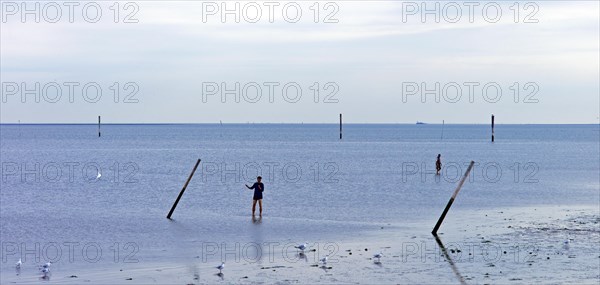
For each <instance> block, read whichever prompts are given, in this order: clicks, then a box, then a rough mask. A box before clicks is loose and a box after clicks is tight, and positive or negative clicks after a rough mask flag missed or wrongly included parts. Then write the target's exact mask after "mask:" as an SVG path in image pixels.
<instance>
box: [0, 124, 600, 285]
mask: <svg viewBox="0 0 600 285" xmlns="http://www.w3.org/2000/svg"><path fill="white" fill-rule="evenodd" d="M599 131H600V127H599V125H496V130H495V142H493V143H492V142H491V141H490V138H491V129H490V126H489V125H445V126H442V125H430V124H424V125H403V124H381V125H379V124H368V125H367V124H365V125H361V124H347V125H344V126H343V139H342V140H340V139H339V126H338V125H327V124H322V125H321V124H296V125H292V124H223V125H220V124H190V125H102V127H101V137H98V128H97V126H96V125H25V124H21V125H6V124H5V125H0V161H1V164H2V169H1V171H2V173H1V183H0V240H1V243H2V256H1V257H2V260H1V263H0V269H1V271H2V283H4V282H8V281H10V282H19V280H21V279H19V278H29V277H31V276H38V275H39V274H38V273H37V271H36V270H35V266H37V264H43V263H45V262H47V261H53V263H54V264H53V265H52V266H53V274H54V275H53V277H52V278H53V280H57V278H58V280H62V279H61V278H67V277H69V275H70V274H71V273H68V272H74V271H77V270H92V269H95V268H106V269H112V268H123V267H126V266H131V265H132V264H133V265H135V266H137V267H142V268H143V267H144V265H146V264H147V265H148V267H149V266H150V265H151V264H156V263H166V264H173V265H179V264H185V263H189V262H190V260H194V259H196V260H197V262H198V263H202V262H205V263H206V264H208V265H210V266H211V267H212V265H214V264H213V263H214V262H213V261H215V262H216V261H218V260H223V255H222V254H221V253H220V252H219V253H217V254H214V252H215V251H214V250H213V249H214V248H211V246H217V247H218V249H219V250H223V246H225V247H226V248H225V249H227V248H229V249H230V250H231V251H232V252H235V251H237V248H236V246H240V247H241V248H242V249H243V247H244V245H246V244H248V243H252V244H265V243H269V242H273V243H279V244H285V243H294V244H295V243H302V242H308V243H311V242H321V243H327V242H332V243H335V242H337V241H342V240H350V241H352V242H353V243H356V242H358V241H361V237H364V236H369V235H371V234H372V233H373V231H376V230H379V229H383V228H384V227H386V229H387V228H390V229H391V232H392V233H393V232H399V233H402V235H403V236H412V235H413V234H414V235H415V236H422V235H423V234H428V233H429V232H430V230H431V228H432V227H433V225H434V223H435V221H436V220H437V218H438V217H439V215H440V214H441V212H442V210H443V209H444V207H445V206H446V203H447V202H448V199H449V198H450V196H451V195H452V194H453V192H454V190H455V188H456V185H457V184H458V181H459V180H460V178H461V176H462V175H463V174H464V172H465V171H466V170H467V166H468V164H469V162H470V161H474V162H475V167H474V168H473V169H472V171H471V173H470V174H469V177H468V178H467V180H466V182H465V184H464V186H463V187H462V189H461V191H460V193H459V195H458V196H457V198H456V201H455V202H454V204H453V205H452V209H451V210H450V212H449V214H448V217H449V219H453V218H455V217H460V220H458V221H461V222H464V223H467V222H472V223H477V222H478V219H480V217H478V216H477V215H469V213H482V211H486V210H491V209H494V210H497V209H506V211H510V210H511V209H533V208H536V207H546V208H547V207H559V208H561V209H565V208H566V209H568V208H570V207H573V208H577V207H587V208H591V209H596V211H595V212H594V210H592V212H591V215H592V217H591V218H590V221H594V219H596V218H597V217H598V216H600V210H599V208H598V207H600V132H599ZM438 154H441V158H442V163H443V169H442V171H441V174H440V175H436V174H435V159H436V156H437V155H438ZM198 159H201V163H200V164H199V166H198V169H197V170H196V172H195V173H194V176H193V178H192V179H191V181H190V182H189V185H188V186H187V189H186V191H185V193H184V194H183V196H182V198H181V200H180V202H179V204H178V206H177V209H176V210H175V212H174V214H173V217H172V218H173V220H168V219H166V215H167V213H168V212H169V210H170V208H171V206H172V205H173V202H174V201H175V199H176V198H177V196H178V194H179V193H180V191H181V189H182V187H183V186H184V184H185V183H186V180H187V179H188V177H189V175H190V172H191V171H192V169H193V167H194V165H195V163H196V161H197V160H198ZM98 174H100V177H99V178H97V177H98ZM257 175H261V176H262V177H263V182H264V183H265V192H264V200H263V204H264V207H265V208H264V210H263V211H264V213H263V217H262V218H261V219H259V218H258V217H256V219H252V218H251V203H252V191H250V190H247V189H246V187H245V186H244V184H250V185H251V184H252V183H253V182H254V181H255V178H256V176H257ZM257 214H258V209H257ZM588 214H590V213H588ZM471 218H472V219H471ZM485 218H486V222H488V223H489V222H490V219H492V221H493V219H494V217H493V216H491V217H490V216H486V217H485ZM498 220H502V218H501V217H500V216H499V217H498ZM446 222H448V221H446ZM503 222H505V220H503ZM540 222H541V221H540ZM547 222H550V221H547ZM596 223H597V220H596ZM595 227H596V228H597V227H598V226H597V225H596V226H595ZM453 228H454V226H453V225H452V224H451V223H445V224H443V225H442V228H441V230H440V231H441V232H444V231H447V232H450V231H451V230H452V229H453ZM592 229H594V228H592ZM596 233H597V232H596ZM469 234H471V235H470V236H469V237H467V236H465V239H468V238H472V237H473V236H474V234H475V233H469ZM387 235H388V236H387V237H386V239H387V240H389V239H390V237H389V233H388V234H387ZM458 235H460V233H458ZM465 235H467V233H465ZM454 236H457V233H454ZM504 239H506V238H504ZM567 239H568V238H567ZM590 242H592V241H590ZM364 243H366V244H368V243H369V241H368V240H366V241H364ZM590 246H593V244H592V243H591V244H590ZM238 252H239V251H238ZM207 253H213V254H207ZM594 254H597V252H596V253H594ZM232 255H235V254H232ZM205 257H206V258H205ZM225 257H226V258H227V256H225ZM599 257H600V256H599ZM19 258H23V260H24V261H25V263H24V264H25V265H24V266H23V269H21V270H22V272H17V273H15V266H14V264H15V262H16V261H17V260H18V259H19ZM228 258H229V259H234V258H235V257H232V256H229V257H228ZM594 258H595V257H594ZM590 260H594V259H590ZM595 261H596V265H597V263H598V258H596V259H595ZM210 262H212V263H210ZM234 262H235V261H232V263H234ZM263 262H267V263H268V261H263ZM209 263H210V264H209ZM238 263H239V262H238ZM240 266H241V265H240ZM449 275H451V274H449ZM27 276H29V277H27ZM36 278H37V277H36ZM200 279H201V280H202V278H200ZM23 280H30V279H22V280H21V281H23ZM36 280H37V279H36ZM215 280H218V279H215ZM215 280H213V281H215ZM80 281H81V280H80ZM163 281H164V280H163ZM229 281H230V282H235V280H233V281H232V280H229ZM262 281H263V282H267V283H269V282H270V281H273V280H262ZM305 281H306V280H305ZM312 281H314V280H312ZM380 281H381V280H380ZM207 282H209V283H210V282H211V280H208V281H207ZM300 282H302V280H301V281H300ZM92 283H94V282H92ZM284 283H285V282H284ZM291 283H293V282H291Z"/></svg>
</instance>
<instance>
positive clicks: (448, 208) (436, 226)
mask: <svg viewBox="0 0 600 285" xmlns="http://www.w3.org/2000/svg"><path fill="white" fill-rule="evenodd" d="M473 164H475V161H472V160H471V163H470V164H469V167H468V168H467V171H465V175H463V177H462V178H461V179H460V182H459V183H458V186H456V190H454V194H452V197H450V201H448V204H447V205H446V208H445V209H444V212H442V215H441V216H440V219H439V220H438V221H437V224H435V227H434V228H433V231H432V232H431V233H432V234H434V235H437V231H438V229H439V228H440V226H441V225H442V222H443V221H444V218H445V217H446V214H447V213H448V210H450V207H451V206H452V203H454V199H456V195H458V192H459V191H460V188H461V187H462V186H463V184H464V183H465V180H467V177H468V176H469V172H471V168H473Z"/></svg>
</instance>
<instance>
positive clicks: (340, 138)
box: [340, 113, 342, 139]
mask: <svg viewBox="0 0 600 285" xmlns="http://www.w3.org/2000/svg"><path fill="white" fill-rule="evenodd" d="M340 139H342V114H341V113H340Z"/></svg>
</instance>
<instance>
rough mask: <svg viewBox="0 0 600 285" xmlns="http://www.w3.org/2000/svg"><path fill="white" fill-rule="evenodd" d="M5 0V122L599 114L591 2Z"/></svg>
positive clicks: (529, 119)
mask: <svg viewBox="0 0 600 285" xmlns="http://www.w3.org/2000/svg"><path fill="white" fill-rule="evenodd" d="M0 3H1V10H0V12H1V21H0V76H1V78H0V81H1V82H2V87H1V91H2V101H1V103H0V104H1V106H0V123H17V122H19V121H20V122H21V123H94V122H96V120H97V116H98V115H101V116H102V120H103V122H105V123H218V122H220V121H222V122H223V123H246V122H254V123H301V122H302V123H336V122H337V121H338V118H339V114H340V113H343V114H344V121H345V122H347V123H414V122H416V121H423V122H427V123H441V122H442V120H443V121H445V123H447V124H452V123H489V120H490V115H491V114H494V115H495V116H496V122H497V123H500V124H502V123H505V124H527V123H539V124H556V123H558V124H562V123H566V124H570V123H592V124H593V123H599V122H600V119H599V116H600V88H599V80H600V79H599V78H600V66H599V65H600V47H599V44H600V36H599V35H600V30H599V25H600V24H599V15H600V9H599V2H597V1H564V2H562V1H523V2H517V3H518V4H515V2H514V1H497V2H490V1H481V2H477V1H469V2H448V1H440V2H436V1H427V2H423V1H415V2H406V1H405V2H400V1H319V2H317V1H311V0H309V1H306V0H304V1H295V2H293V1H287V2H284V1H267V2H261V1H255V2H252V1H246V2H241V1H227V2H223V1H204V2H200V1H130V2H127V1H124V2H115V1H96V2H77V1H69V2H60V1H57V2H40V1H29V2H20V1H0ZM68 3H74V4H68ZM469 3H471V4H469ZM472 3H474V4H472ZM36 5H39V8H36V7H37V6H36ZM236 5H239V7H238V8H237V9H236ZM27 11H30V12H27ZM227 11H229V12H227ZM427 11H429V12H427ZM436 16H437V17H438V18H437V19H436ZM36 17H38V18H39V19H36ZM236 17H238V18H237V19H236ZM36 21H37V22H36Z"/></svg>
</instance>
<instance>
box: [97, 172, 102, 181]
mask: <svg viewBox="0 0 600 285" xmlns="http://www.w3.org/2000/svg"><path fill="white" fill-rule="evenodd" d="M100 177H102V174H101V173H100V171H98V175H97V176H96V181H98V180H100Z"/></svg>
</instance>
